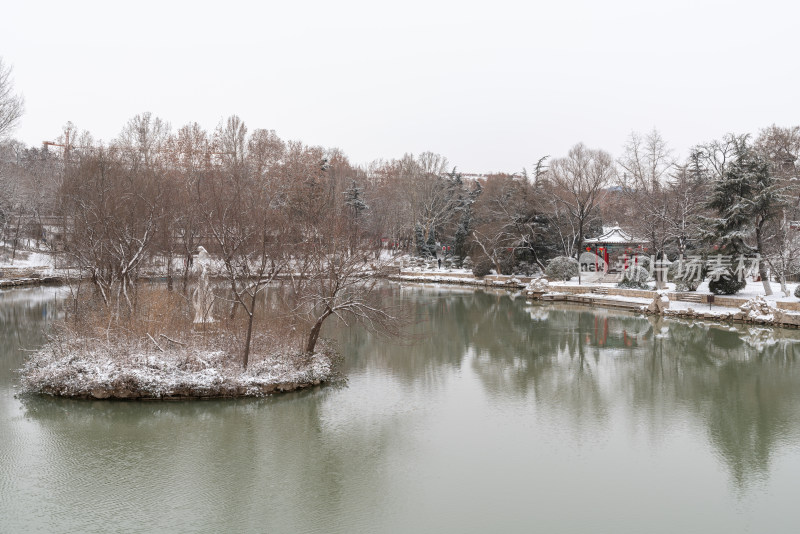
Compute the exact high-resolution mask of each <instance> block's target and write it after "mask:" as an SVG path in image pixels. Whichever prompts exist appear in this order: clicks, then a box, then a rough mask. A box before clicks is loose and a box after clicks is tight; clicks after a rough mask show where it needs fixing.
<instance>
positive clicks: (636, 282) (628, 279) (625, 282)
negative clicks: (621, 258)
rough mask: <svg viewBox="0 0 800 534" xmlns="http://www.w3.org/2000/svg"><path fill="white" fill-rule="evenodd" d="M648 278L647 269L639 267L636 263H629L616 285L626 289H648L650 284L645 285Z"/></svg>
mask: <svg viewBox="0 0 800 534" xmlns="http://www.w3.org/2000/svg"><path fill="white" fill-rule="evenodd" d="M649 279H650V273H649V272H648V271H647V269H645V268H644V267H639V266H638V265H631V266H630V267H629V268H628V269H627V271H625V276H623V278H622V280H620V281H619V283H618V284H617V287H622V288H627V289H650V286H649V285H647V281H648V280H649Z"/></svg>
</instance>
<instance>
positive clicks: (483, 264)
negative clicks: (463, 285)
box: [465, 258, 494, 278]
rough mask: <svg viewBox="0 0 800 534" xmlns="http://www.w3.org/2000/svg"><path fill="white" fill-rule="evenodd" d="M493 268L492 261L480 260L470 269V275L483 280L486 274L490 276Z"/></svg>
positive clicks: (487, 259)
mask: <svg viewBox="0 0 800 534" xmlns="http://www.w3.org/2000/svg"><path fill="white" fill-rule="evenodd" d="M465 262H466V260H465ZM493 268H494V263H492V260H490V259H489V258H481V259H480V260H478V263H476V264H475V266H474V267H472V274H474V275H475V277H476V278H483V277H484V276H486V275H487V274H491V272H492V269H493Z"/></svg>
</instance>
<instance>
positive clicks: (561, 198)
mask: <svg viewBox="0 0 800 534" xmlns="http://www.w3.org/2000/svg"><path fill="white" fill-rule="evenodd" d="M614 176H615V171H614V160H613V159H612V158H611V155H610V154H608V153H607V152H604V151H602V150H592V149H589V148H587V147H586V146H585V145H584V144H583V143H578V144H577V145H575V146H574V147H572V148H571V149H570V151H569V153H568V154H567V156H566V157H564V158H559V159H555V160H553V162H552V163H551V165H550V169H549V171H548V173H547V176H546V180H547V191H548V192H549V194H550V196H551V198H552V200H553V202H554V203H555V204H558V205H559V206H560V207H562V208H563V209H564V211H565V212H566V213H565V214H566V216H567V218H568V220H569V221H570V223H571V224H572V225H573V227H574V229H575V230H574V244H575V248H573V249H572V250H571V251H570V252H571V254H570V255H577V254H579V253H580V250H581V249H582V248H583V240H584V238H585V231H586V229H587V225H588V224H589V223H590V221H591V220H592V219H593V218H594V217H595V216H596V213H597V208H598V205H599V204H600V202H601V201H602V199H603V198H604V196H605V194H606V188H607V187H608V186H609V185H610V184H611V182H612V180H613V178H614Z"/></svg>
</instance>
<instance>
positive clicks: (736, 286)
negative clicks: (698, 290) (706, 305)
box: [708, 270, 747, 295]
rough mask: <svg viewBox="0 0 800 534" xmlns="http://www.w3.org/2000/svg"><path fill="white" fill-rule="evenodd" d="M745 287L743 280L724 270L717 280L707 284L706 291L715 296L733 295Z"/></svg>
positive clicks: (745, 283)
mask: <svg viewBox="0 0 800 534" xmlns="http://www.w3.org/2000/svg"><path fill="white" fill-rule="evenodd" d="M746 285H747V282H746V281H745V280H739V278H738V277H737V276H734V274H733V273H732V272H730V270H726V271H725V272H724V273H723V274H721V275H720V276H719V278H718V279H716V280H711V281H710V282H709V283H708V289H709V290H710V291H711V292H712V293H714V294H715V295H735V294H736V293H738V292H739V291H741V290H742V289H744V287H745V286H746Z"/></svg>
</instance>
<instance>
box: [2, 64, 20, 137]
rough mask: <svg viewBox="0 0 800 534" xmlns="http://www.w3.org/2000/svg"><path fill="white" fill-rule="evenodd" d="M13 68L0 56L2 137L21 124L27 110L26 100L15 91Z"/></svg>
mask: <svg viewBox="0 0 800 534" xmlns="http://www.w3.org/2000/svg"><path fill="white" fill-rule="evenodd" d="M11 72H12V68H11V67H10V66H6V64H5V63H3V58H2V57H0V139H3V138H5V137H6V136H7V135H8V134H9V133H11V131H13V130H14V128H16V127H17V125H18V124H19V120H20V119H21V118H22V114H23V113H24V112H25V100H24V99H23V98H22V96H21V95H18V94H16V93H14V84H13V82H12V79H11Z"/></svg>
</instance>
